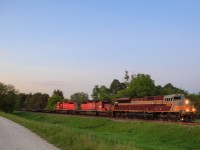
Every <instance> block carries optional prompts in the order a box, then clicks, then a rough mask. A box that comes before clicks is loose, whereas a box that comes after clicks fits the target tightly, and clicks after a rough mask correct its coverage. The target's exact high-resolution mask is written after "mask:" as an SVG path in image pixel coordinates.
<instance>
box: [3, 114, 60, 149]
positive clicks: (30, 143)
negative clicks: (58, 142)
mask: <svg viewBox="0 0 200 150" xmlns="http://www.w3.org/2000/svg"><path fill="white" fill-rule="evenodd" d="M0 150H59V149H57V148H56V147H54V146H53V145H51V144H49V143H47V142H46V141H45V140H43V139H42V138H40V137H39V136H37V135H36V134H34V133H33V132H31V131H30V130H28V129H26V128H24V127H23V126H21V125H18V124H16V123H14V122H12V121H10V120H8V119H6V118H3V117H1V116H0Z"/></svg>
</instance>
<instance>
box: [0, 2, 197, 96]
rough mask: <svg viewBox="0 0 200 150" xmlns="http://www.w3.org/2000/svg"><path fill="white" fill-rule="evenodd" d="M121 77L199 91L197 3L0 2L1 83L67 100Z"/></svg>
mask: <svg viewBox="0 0 200 150" xmlns="http://www.w3.org/2000/svg"><path fill="white" fill-rule="evenodd" d="M125 70H128V71H129V73H130V74H133V73H134V74H136V73H145V74H150V75H151V78H152V79H153V80H155V83H156V85H158V84H160V85H164V84H166V83H168V82H170V83H172V84H173V85H174V86H177V87H179V88H183V89H185V90H187V91H189V92H191V93H193V92H195V93H196V92H199V91H200V1H199V0H167V1H161V0H130V1H129V0H28V1H27V0H1V1H0V82H3V83H5V84H13V85H14V86H15V87H16V88H17V89H19V90H20V92H25V93H29V92H32V93H35V92H45V93H49V94H52V92H53V90H54V89H60V90H62V91H63V92H64V96H65V97H69V96H70V95H71V94H73V93H75V92H81V91H83V92H87V93H88V94H91V92H92V89H93V87H94V85H96V84H98V85H106V86H109V85H110V83H111V82H112V81H113V79H115V78H116V79H119V80H120V81H123V77H124V71H125Z"/></svg>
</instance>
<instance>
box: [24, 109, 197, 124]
mask: <svg viewBox="0 0 200 150" xmlns="http://www.w3.org/2000/svg"><path fill="white" fill-rule="evenodd" d="M21 112H26V111H21ZM29 112H34V113H47V114H56V115H66V116H80V117H85V118H105V119H111V120H113V121H118V122H126V121H135V122H155V123H165V124H182V125H200V122H182V121H177V122H175V121H163V120H147V119H138V118H137V119H131V118H114V117H109V116H95V115H87V114H67V113H57V112H41V111H40V112H37V111H29Z"/></svg>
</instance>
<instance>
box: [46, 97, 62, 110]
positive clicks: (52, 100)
mask: <svg viewBox="0 0 200 150" xmlns="http://www.w3.org/2000/svg"><path fill="white" fill-rule="evenodd" d="M62 100H63V99H62V98H61V97H60V96H58V95H53V96H52V97H49V98H48V105H47V109H48V110H54V109H55V106H56V104H57V103H58V102H61V101H62Z"/></svg>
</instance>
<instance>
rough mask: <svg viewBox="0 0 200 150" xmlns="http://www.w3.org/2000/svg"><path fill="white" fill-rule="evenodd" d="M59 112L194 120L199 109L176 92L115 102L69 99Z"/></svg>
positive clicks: (57, 109) (60, 107) (58, 107)
mask: <svg viewBox="0 0 200 150" xmlns="http://www.w3.org/2000/svg"><path fill="white" fill-rule="evenodd" d="M56 111H58V112H61V111H62V112H66V113H71V114H87V115H96V116H109V117H117V118H133V119H138V118H139V119H157V120H159V119H162V120H168V121H193V120H194V116H195V112H196V109H195V107H194V106H193V105H192V104H191V101H190V100H189V99H186V98H185V96H184V95H182V94H173V95H165V96H146V97H143V98H116V99H115V100H114V102H112V101H107V100H87V101H82V102H78V101H76V100H69V101H67V102H58V103H57V105H56Z"/></svg>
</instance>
